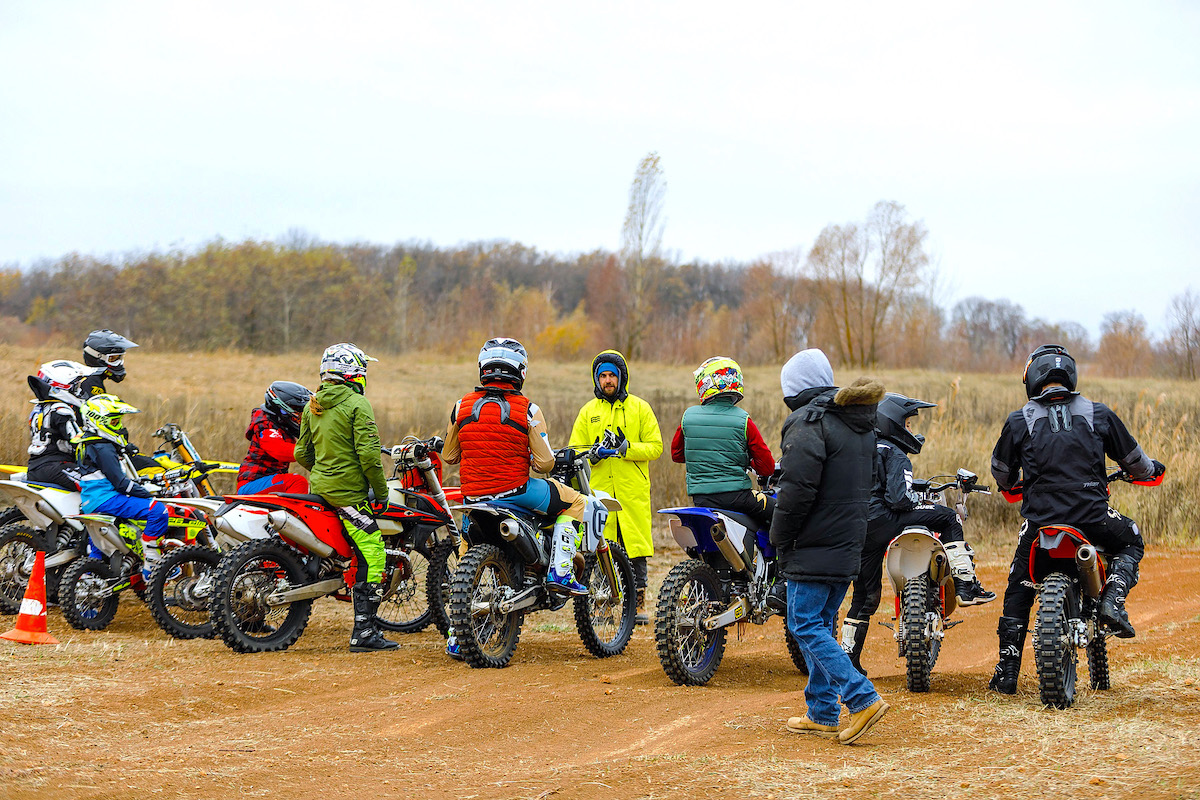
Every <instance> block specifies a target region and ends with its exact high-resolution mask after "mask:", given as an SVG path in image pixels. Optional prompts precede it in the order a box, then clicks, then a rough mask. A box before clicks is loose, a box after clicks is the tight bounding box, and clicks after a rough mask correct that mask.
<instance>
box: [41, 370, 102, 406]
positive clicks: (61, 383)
mask: <svg viewBox="0 0 1200 800" xmlns="http://www.w3.org/2000/svg"><path fill="white" fill-rule="evenodd" d="M91 372H92V370H90V369H88V368H87V367H85V366H84V365H83V364H80V363H79V362H78V361H47V362H46V363H45V364H42V365H41V366H40V367H38V374H37V375H36V376H34V375H30V376H29V388H31V389H33V393H34V395H35V396H37V398H38V399H37V400H36V401H35V402H45V401H46V400H58V401H60V402H63V403H67V404H69V405H72V406H75V407H76V408H79V407H80V406H82V405H83V390H82V388H81V383H82V381H83V379H84V377H85V376H87V375H88V374H90V373H91Z"/></svg>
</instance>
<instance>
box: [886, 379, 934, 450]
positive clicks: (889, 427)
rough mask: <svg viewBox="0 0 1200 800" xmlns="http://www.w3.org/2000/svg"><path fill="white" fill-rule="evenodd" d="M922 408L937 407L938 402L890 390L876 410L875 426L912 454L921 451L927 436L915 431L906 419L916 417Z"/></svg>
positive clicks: (895, 443) (891, 440)
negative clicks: (910, 427) (906, 395)
mask: <svg viewBox="0 0 1200 800" xmlns="http://www.w3.org/2000/svg"><path fill="white" fill-rule="evenodd" d="M922 408H937V403H927V402H925V401H924V400H917V399H915V398H912V397H905V396H904V395H902V394H896V393H895V392H888V393H887V394H885V395H884V396H883V400H881V401H880V402H879V407H878V408H877V409H876V411H875V428H876V429H877V430H878V431H879V435H880V436H882V437H883V438H884V439H887V440H888V441H889V442H891V443H892V444H894V445H896V446H897V447H899V448H900V449H901V450H903V451H904V452H906V453H908V454H910V455H914V456H915V455H916V454H917V453H919V452H921V447H922V446H923V445H924V444H925V437H924V436H922V435H921V434H919V433H913V432H912V431H910V430H909V429H908V427H907V426H906V425H905V420H907V419H908V418H909V417H915V416H916V415H917V412H918V411H920V410H921V409H922Z"/></svg>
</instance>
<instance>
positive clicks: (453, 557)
mask: <svg viewBox="0 0 1200 800" xmlns="http://www.w3.org/2000/svg"><path fill="white" fill-rule="evenodd" d="M457 568H458V548H457V547H455V546H454V543H453V542H451V541H450V540H448V539H447V540H444V541H441V542H438V543H437V544H435V545H434V546H433V549H432V550H431V551H430V556H429V572H428V573H427V574H426V576H425V597H426V598H428V600H429V609H430V611H432V612H433V624H434V626H436V627H437V629H438V631H439V632H440V633H441V634H442V636H448V635H449V634H450V580H451V578H452V577H453V576H454V570H455V569H457Z"/></svg>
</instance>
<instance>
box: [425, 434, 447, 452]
mask: <svg viewBox="0 0 1200 800" xmlns="http://www.w3.org/2000/svg"><path fill="white" fill-rule="evenodd" d="M426 444H428V445H429V449H430V450H432V451H433V452H435V453H440V452H442V448H443V447H445V446H446V440H445V439H443V438H442V437H440V436H432V437H430V438H429V441H428V442H426Z"/></svg>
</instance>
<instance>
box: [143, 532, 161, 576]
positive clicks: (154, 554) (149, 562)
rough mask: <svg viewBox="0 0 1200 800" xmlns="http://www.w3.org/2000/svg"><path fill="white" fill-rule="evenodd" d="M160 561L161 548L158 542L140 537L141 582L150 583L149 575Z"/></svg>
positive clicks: (146, 537) (149, 537)
mask: <svg viewBox="0 0 1200 800" xmlns="http://www.w3.org/2000/svg"><path fill="white" fill-rule="evenodd" d="M159 561H162V548H161V547H159V540H158V539H155V538H153V537H151V536H145V535H143V536H142V580H144V581H146V582H147V583H149V582H150V573H151V572H152V571H153V570H154V567H155V566H156V565H157V564H158V562H159Z"/></svg>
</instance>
